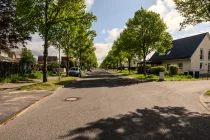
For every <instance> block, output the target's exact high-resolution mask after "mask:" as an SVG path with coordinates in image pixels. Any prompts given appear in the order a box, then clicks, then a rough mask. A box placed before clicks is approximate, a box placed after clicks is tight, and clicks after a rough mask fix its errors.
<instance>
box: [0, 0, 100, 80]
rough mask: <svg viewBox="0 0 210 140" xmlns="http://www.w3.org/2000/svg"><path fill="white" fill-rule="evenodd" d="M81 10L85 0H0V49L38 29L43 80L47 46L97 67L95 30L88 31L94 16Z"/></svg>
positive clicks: (45, 73)
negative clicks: (42, 59) (40, 40)
mask: <svg viewBox="0 0 210 140" xmlns="http://www.w3.org/2000/svg"><path fill="white" fill-rule="evenodd" d="M85 9H86V5H85V0H1V2H0V25H1V26H0V49H7V50H8V49H11V48H16V47H18V46H20V45H24V44H25V41H26V40H30V39H31V38H30V34H33V33H36V32H38V33H39V35H40V36H41V37H42V39H43V40H44V45H43V46H44V52H43V54H44V65H43V82H46V81H47V56H48V48H49V47H50V45H53V46H55V47H57V48H58V47H60V48H61V49H62V50H63V52H64V53H65V54H66V56H67V57H74V58H78V59H79V62H80V66H81V65H86V66H97V60H96V56H95V52H94V51H95V50H94V47H93V39H94V37H95V36H96V33H95V31H93V30H90V28H91V26H92V22H94V21H96V20H97V18H96V16H95V15H93V14H92V13H89V12H86V10H85ZM67 60H69V59H67ZM67 64H68V63H67ZM67 68H68V66H67Z"/></svg>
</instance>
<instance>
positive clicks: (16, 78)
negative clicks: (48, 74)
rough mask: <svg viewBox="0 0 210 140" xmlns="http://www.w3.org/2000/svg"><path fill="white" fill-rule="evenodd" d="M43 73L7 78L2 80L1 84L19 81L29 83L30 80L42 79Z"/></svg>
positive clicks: (0, 79)
mask: <svg viewBox="0 0 210 140" xmlns="http://www.w3.org/2000/svg"><path fill="white" fill-rule="evenodd" d="M41 78H42V73H41V72H39V71H38V72H33V73H31V74H23V75H19V74H13V75H11V76H8V77H6V78H0V83H16V82H18V81H28V80H30V79H41Z"/></svg>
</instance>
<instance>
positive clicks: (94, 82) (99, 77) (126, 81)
mask: <svg viewBox="0 0 210 140" xmlns="http://www.w3.org/2000/svg"><path fill="white" fill-rule="evenodd" d="M144 82H149V81H143V80H139V79H135V78H126V77H124V76H122V75H111V74H109V73H105V72H102V73H97V74H89V75H87V76H85V77H82V78H81V80H79V81H76V82H74V83H70V84H68V85H66V86H64V87H65V88H96V87H110V88H111V87H122V86H129V85H135V84H139V83H144Z"/></svg>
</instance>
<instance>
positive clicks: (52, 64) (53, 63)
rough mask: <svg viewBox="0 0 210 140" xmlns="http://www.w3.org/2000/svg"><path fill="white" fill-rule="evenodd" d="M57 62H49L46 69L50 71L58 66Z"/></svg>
mask: <svg viewBox="0 0 210 140" xmlns="http://www.w3.org/2000/svg"><path fill="white" fill-rule="evenodd" d="M58 67H59V64H58V62H51V63H49V64H48V65H47V70H48V71H52V70H53V69H54V68H58Z"/></svg>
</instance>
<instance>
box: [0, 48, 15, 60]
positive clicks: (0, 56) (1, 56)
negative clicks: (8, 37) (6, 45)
mask: <svg viewBox="0 0 210 140" xmlns="http://www.w3.org/2000/svg"><path fill="white" fill-rule="evenodd" d="M16 59H17V56H16V53H15V52H13V51H7V50H0V62H16Z"/></svg>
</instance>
